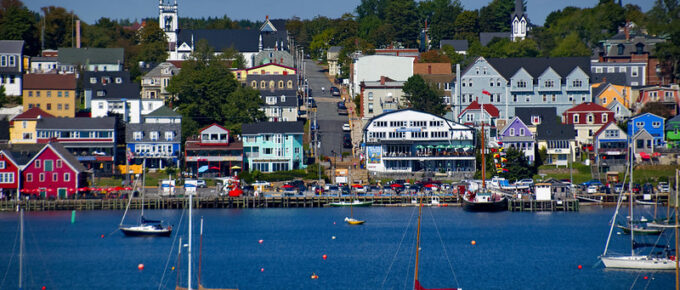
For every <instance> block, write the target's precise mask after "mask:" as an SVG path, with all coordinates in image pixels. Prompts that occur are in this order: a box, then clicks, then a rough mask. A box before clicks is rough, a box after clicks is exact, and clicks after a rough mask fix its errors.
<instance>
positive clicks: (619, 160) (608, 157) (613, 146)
mask: <svg viewBox="0 0 680 290" xmlns="http://www.w3.org/2000/svg"><path fill="white" fill-rule="evenodd" d="M593 139H594V142H593V145H594V146H593V147H594V148H593V149H594V150H595V154H596V155H595V157H596V160H597V166H598V168H599V169H600V172H607V171H625V169H626V155H627V154H628V134H626V131H624V130H623V129H621V128H619V126H617V125H616V122H614V121H613V120H611V121H609V122H608V123H607V124H605V125H603V126H602V128H600V129H599V130H597V132H595V134H594V135H593Z"/></svg>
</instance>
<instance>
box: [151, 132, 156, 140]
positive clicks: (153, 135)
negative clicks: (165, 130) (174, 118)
mask: <svg viewBox="0 0 680 290" xmlns="http://www.w3.org/2000/svg"><path fill="white" fill-rule="evenodd" d="M150 137H151V141H156V140H158V131H151V134H150Z"/></svg>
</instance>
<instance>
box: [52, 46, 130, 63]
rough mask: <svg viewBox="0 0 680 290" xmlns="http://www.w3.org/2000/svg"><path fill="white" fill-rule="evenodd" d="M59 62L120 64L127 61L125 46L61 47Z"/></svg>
mask: <svg viewBox="0 0 680 290" xmlns="http://www.w3.org/2000/svg"><path fill="white" fill-rule="evenodd" d="M59 63H62V64H78V65H87V64H120V65H122V64H123V63H125V54H124V50H123V48H96V47H84V48H75V47H60V48H59Z"/></svg>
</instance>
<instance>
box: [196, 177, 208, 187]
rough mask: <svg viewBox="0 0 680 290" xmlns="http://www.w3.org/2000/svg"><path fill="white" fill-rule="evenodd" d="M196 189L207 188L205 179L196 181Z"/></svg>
mask: <svg viewBox="0 0 680 290" xmlns="http://www.w3.org/2000/svg"><path fill="white" fill-rule="evenodd" d="M196 187H198V188H206V187H208V185H207V184H206V183H205V179H198V180H196Z"/></svg>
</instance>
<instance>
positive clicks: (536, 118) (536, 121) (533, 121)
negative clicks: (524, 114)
mask: <svg viewBox="0 0 680 290" xmlns="http://www.w3.org/2000/svg"><path fill="white" fill-rule="evenodd" d="M531 124H532V125H539V124H541V116H531Z"/></svg>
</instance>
